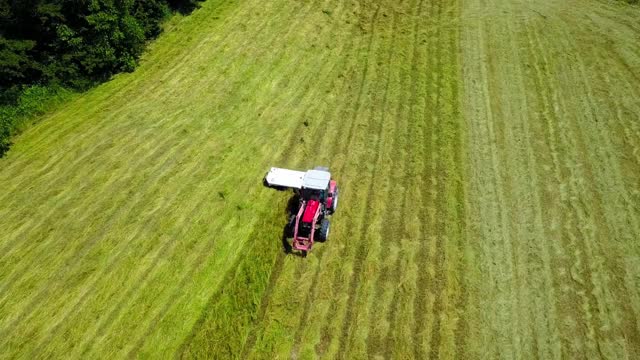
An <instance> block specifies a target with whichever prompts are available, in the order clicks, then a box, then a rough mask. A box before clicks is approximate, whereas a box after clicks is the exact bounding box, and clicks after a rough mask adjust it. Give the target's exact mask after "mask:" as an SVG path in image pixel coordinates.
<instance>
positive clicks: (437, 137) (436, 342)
mask: <svg viewBox="0 0 640 360" xmlns="http://www.w3.org/2000/svg"><path fill="white" fill-rule="evenodd" d="M442 13H443V4H442V1H437V10H436V19H437V20H436V22H437V26H438V29H437V32H436V36H435V38H436V39H438V44H437V49H436V56H435V63H434V66H435V67H434V69H437V71H438V73H436V76H435V88H434V92H435V103H434V109H435V111H436V117H435V125H434V132H433V133H432V136H433V139H434V140H433V141H434V148H435V149H436V150H435V158H434V162H433V165H432V166H433V169H434V173H433V175H432V176H433V177H432V178H433V179H434V180H435V183H436V184H435V188H436V191H435V199H434V200H435V204H434V207H435V222H434V232H435V234H434V235H435V249H434V251H435V252H434V254H433V256H434V257H433V259H434V262H433V263H434V274H433V279H432V283H433V285H432V288H433V296H434V301H433V307H432V309H431V314H432V315H431V318H432V319H433V323H432V327H431V335H430V340H429V349H430V351H429V357H430V358H432V359H435V358H438V357H439V353H440V342H441V335H440V332H441V324H442V319H441V318H442V313H443V309H442V307H443V304H442V297H443V296H444V291H445V290H446V288H447V276H446V274H443V268H444V266H445V265H446V261H447V258H446V256H447V249H446V245H445V244H444V239H443V237H445V236H447V231H446V226H447V224H446V221H447V216H448V214H447V210H446V208H444V206H445V205H444V204H445V202H446V196H447V184H446V180H447V170H446V168H445V163H444V161H445V159H446V154H447V153H448V150H449V148H448V146H447V145H448V144H446V143H445V141H444V140H445V139H444V136H445V131H446V130H445V128H444V126H445V122H446V121H447V120H445V119H443V118H444V117H445V114H444V113H443V103H442V102H443V94H442V93H443V89H442V88H443V85H444V84H443V81H442V80H443V77H444V75H445V74H444V73H443V71H444V62H443V52H446V51H447V50H448V49H447V48H446V47H447V46H448V45H449V44H447V43H445V41H444V39H443V32H442V26H441V25H442V23H443V22H442V21H443V14H442ZM443 46H444V47H445V48H444V49H443ZM447 240H448V236H447Z"/></svg>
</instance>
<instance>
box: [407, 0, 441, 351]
mask: <svg viewBox="0 0 640 360" xmlns="http://www.w3.org/2000/svg"><path fill="white" fill-rule="evenodd" d="M429 4H430V7H429V11H428V15H429V16H430V17H432V16H433V15H434V14H436V8H437V6H438V4H439V1H438V0H431V1H429ZM435 19H436V20H437V16H436V17H435ZM439 29H440V27H439V26H438V25H436V30H435V31H436V36H433V38H435V39H438V38H439V36H437V34H438V32H439ZM430 40H432V39H431V38H430V37H429V38H427V39H426V40H425V45H426V48H427V53H426V56H427V59H428V61H427V66H426V71H427V72H428V80H427V82H426V89H425V97H424V101H425V113H424V116H425V118H424V120H425V123H424V125H423V128H422V129H423V131H422V139H423V142H424V145H423V148H424V151H423V152H424V155H423V158H424V163H423V169H422V176H421V177H422V179H430V175H431V174H432V173H433V171H431V166H432V164H433V162H434V155H433V154H434V151H432V150H433V148H434V144H433V138H434V132H435V131H434V109H435V106H434V103H433V100H432V98H431V91H432V90H433V89H432V86H433V84H434V83H435V78H434V77H435V70H434V69H435V59H436V57H435V56H432V53H431V51H429V50H430V49H437V46H430V45H432V43H431V42H430ZM436 41H437V40H436ZM428 185H430V184H429V181H427V182H426V183H422V184H421V185H420V195H421V207H420V213H421V214H420V219H423V221H421V222H420V232H421V234H422V235H423V238H422V239H420V240H419V241H420V245H419V249H418V256H417V258H418V260H417V261H418V263H417V265H418V276H417V277H416V285H415V288H416V296H415V300H414V306H413V308H414V315H413V317H414V327H413V333H414V337H413V345H414V346H413V352H414V358H415V359H420V358H424V357H425V355H423V351H422V350H423V342H424V337H425V335H424V334H423V331H424V330H423V326H424V325H425V323H428V320H426V319H425V314H426V313H427V299H428V289H429V286H428V284H430V283H431V281H430V280H431V279H430V274H429V272H428V271H427V269H426V268H421V264H424V265H428V264H429V263H431V260H432V257H431V256H430V251H429V243H430V239H431V237H432V235H431V234H430V229H433V228H434V226H433V221H434V220H433V214H432V211H431V209H432V204H433V203H434V201H433V200H432V199H431V195H432V194H433V191H432V190H429V189H432V187H428Z"/></svg>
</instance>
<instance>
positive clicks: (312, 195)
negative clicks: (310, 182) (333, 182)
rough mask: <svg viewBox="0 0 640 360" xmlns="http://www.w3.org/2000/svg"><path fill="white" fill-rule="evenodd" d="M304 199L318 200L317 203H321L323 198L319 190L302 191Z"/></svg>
mask: <svg viewBox="0 0 640 360" xmlns="http://www.w3.org/2000/svg"><path fill="white" fill-rule="evenodd" d="M302 198H303V199H305V200H307V201H308V200H316V201H320V198H321V192H320V191H318V190H312V189H304V190H303V191H302Z"/></svg>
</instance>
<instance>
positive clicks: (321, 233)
mask: <svg viewBox="0 0 640 360" xmlns="http://www.w3.org/2000/svg"><path fill="white" fill-rule="evenodd" d="M330 225H331V224H330V223H329V219H322V222H321V223H320V229H318V242H325V241H326V240H327V238H328V237H329V226H330Z"/></svg>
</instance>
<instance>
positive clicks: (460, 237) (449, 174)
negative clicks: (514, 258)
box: [431, 2, 466, 357]
mask: <svg viewBox="0 0 640 360" xmlns="http://www.w3.org/2000/svg"><path fill="white" fill-rule="evenodd" d="M443 10H444V13H443V20H441V21H444V22H445V23H446V24H450V25H449V26H450V28H449V27H445V28H444V34H445V37H444V39H443V41H444V42H446V43H447V46H448V47H447V48H445V50H446V51H445V53H444V54H445V57H444V60H445V62H444V63H443V64H442V66H439V68H442V69H443V70H442V73H443V74H442V79H443V80H444V81H445V84H446V86H444V85H442V86H438V88H440V87H444V92H443V95H442V96H441V97H440V101H442V105H441V111H440V112H441V115H442V117H443V119H444V124H443V127H444V129H443V134H442V136H441V137H442V138H443V140H444V141H445V143H446V144H447V146H448V148H447V146H442V147H439V148H444V149H447V151H446V153H445V155H444V156H443V160H444V161H442V162H441V164H442V166H443V169H442V170H441V171H438V172H437V174H446V183H444V184H443V189H444V196H445V201H443V202H442V203H438V205H440V204H442V205H443V208H444V209H443V213H445V214H446V218H444V219H445V221H446V223H444V228H445V235H446V240H447V242H446V243H443V245H444V246H445V249H446V251H443V254H444V255H446V257H445V258H444V260H445V262H444V263H443V269H442V271H443V272H444V276H443V279H444V281H443V282H444V284H443V289H442V293H441V296H439V299H440V300H441V301H442V302H441V305H442V313H443V322H442V323H441V324H440V326H439V327H440V328H441V329H440V333H441V335H440V338H441V342H442V345H440V346H439V348H441V349H440V352H438V354H439V356H443V357H456V356H454V355H455V351H456V350H457V349H458V347H457V346H456V343H455V342H454V340H455V332H456V329H457V326H458V323H459V321H460V320H459V312H460V311H461V309H459V308H456V305H457V304H458V303H459V301H460V298H462V297H463V296H464V294H463V293H462V292H463V291H464V289H463V286H464V281H465V275H464V273H465V272H464V271H463V272H462V273H460V274H456V272H455V270H456V268H457V267H459V266H460V264H461V263H462V262H463V259H462V258H463V257H464V253H463V249H464V243H463V242H464V233H465V231H466V219H465V212H466V209H465V193H464V183H463V181H464V177H463V175H464V174H463V161H462V153H461V152H462V151H463V149H464V141H463V137H464V136H465V128H464V127H463V124H462V118H461V112H460V108H459V106H460V101H459V100H460V99H459V85H458V81H459V78H460V76H459V72H458V64H459V61H458V60H459V57H458V54H459V49H460V46H459V43H458V36H459V34H458V32H457V29H458V26H457V22H456V20H457V15H458V13H457V2H454V3H452V4H447V6H446V7H445V8H444V9H443ZM449 299H454V300H453V301H449ZM436 301H437V300H436ZM437 304H438V302H436V305H437ZM434 308H437V306H434ZM433 344H434V343H432V348H431V349H432V350H433V349H434V348H435V346H434V345H433Z"/></svg>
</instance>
